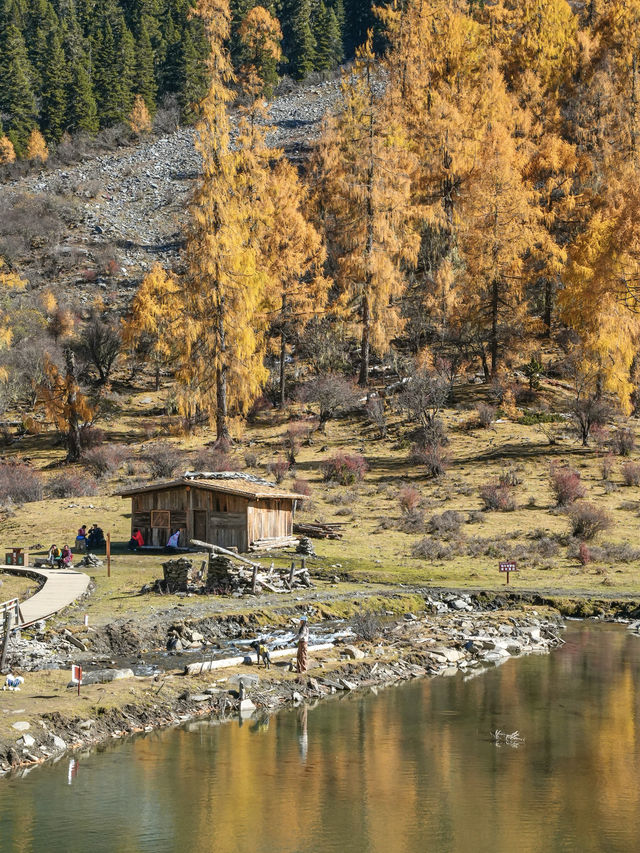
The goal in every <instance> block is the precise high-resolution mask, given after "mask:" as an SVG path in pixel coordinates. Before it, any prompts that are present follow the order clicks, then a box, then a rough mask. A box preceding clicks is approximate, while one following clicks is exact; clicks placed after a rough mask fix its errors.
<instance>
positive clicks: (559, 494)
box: [549, 466, 585, 506]
mask: <svg viewBox="0 0 640 853" xmlns="http://www.w3.org/2000/svg"><path fill="white" fill-rule="evenodd" d="M549 478H550V481H551V491H552V492H553V495H554V497H555V499H556V506H569V505H570V504H572V503H573V502H574V501H577V500H578V498H583V497H584V495H585V488H584V486H583V485H582V483H581V482H580V474H579V473H578V472H577V471H574V469H573V468H569V467H568V466H563V467H562V468H557V467H555V466H552V468H551V471H550V473H549Z"/></svg>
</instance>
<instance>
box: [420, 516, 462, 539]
mask: <svg viewBox="0 0 640 853" xmlns="http://www.w3.org/2000/svg"><path fill="white" fill-rule="evenodd" d="M463 521H464V517H463V515H462V514H461V513H459V512H456V511H455V510H453V509H446V510H445V511H444V512H442V513H440V514H439V515H438V514H436V515H432V516H431V518H430V519H429V532H430V533H434V534H439V535H441V536H442V535H445V536H446V535H448V536H451V535H457V534H458V533H459V532H460V525H461V524H462V522H463Z"/></svg>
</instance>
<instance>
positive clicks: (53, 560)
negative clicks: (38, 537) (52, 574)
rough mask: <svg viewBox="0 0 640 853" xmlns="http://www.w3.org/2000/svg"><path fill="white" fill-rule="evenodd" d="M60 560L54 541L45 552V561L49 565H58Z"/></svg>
mask: <svg viewBox="0 0 640 853" xmlns="http://www.w3.org/2000/svg"><path fill="white" fill-rule="evenodd" d="M59 560H60V549H59V548H58V546H57V545H56V544H55V543H54V544H53V545H52V546H51V547H50V548H49V553H48V554H47V563H49V565H51V566H58V561H59Z"/></svg>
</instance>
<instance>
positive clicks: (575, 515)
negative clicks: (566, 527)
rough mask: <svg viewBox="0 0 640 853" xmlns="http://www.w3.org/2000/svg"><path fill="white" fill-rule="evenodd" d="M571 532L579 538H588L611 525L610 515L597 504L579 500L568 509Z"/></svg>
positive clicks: (593, 536)
mask: <svg viewBox="0 0 640 853" xmlns="http://www.w3.org/2000/svg"><path fill="white" fill-rule="evenodd" d="M569 519H570V523H571V532H572V533H573V535H574V536H578V537H579V538H580V539H586V540H590V539H593V538H595V536H597V535H598V533H600V532H602V531H603V530H608V529H609V527H611V524H612V521H611V516H610V515H609V514H608V513H607V512H606V511H605V510H604V509H601V508H600V507H599V506H596V505H595V504H592V503H588V502H587V501H580V502H579V503H577V504H575V506H573V507H571V509H570V510H569Z"/></svg>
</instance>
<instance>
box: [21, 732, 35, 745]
mask: <svg viewBox="0 0 640 853" xmlns="http://www.w3.org/2000/svg"><path fill="white" fill-rule="evenodd" d="M20 742H22V746H26V747H27V748H28V747H30V746H33V745H34V744H35V742H36V739H35V738H33V737H31V735H28V734H24V735H22V737H21V738H20V740H19V741H18V743H20Z"/></svg>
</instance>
